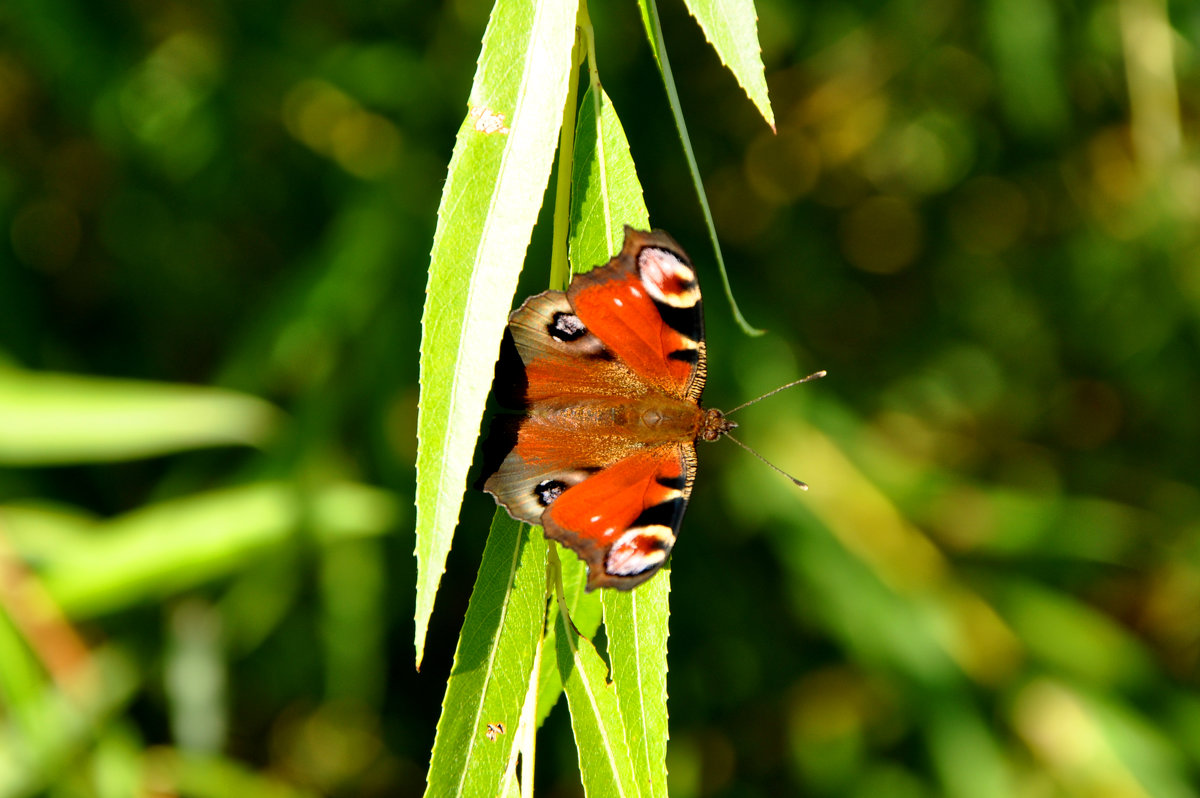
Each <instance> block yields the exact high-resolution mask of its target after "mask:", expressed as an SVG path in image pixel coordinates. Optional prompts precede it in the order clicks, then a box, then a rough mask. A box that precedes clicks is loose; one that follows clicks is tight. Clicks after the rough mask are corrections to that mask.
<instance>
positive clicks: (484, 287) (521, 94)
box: [414, 0, 577, 667]
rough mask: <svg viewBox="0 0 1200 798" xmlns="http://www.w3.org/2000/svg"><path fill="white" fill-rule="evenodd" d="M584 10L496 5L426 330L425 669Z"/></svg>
mask: <svg viewBox="0 0 1200 798" xmlns="http://www.w3.org/2000/svg"><path fill="white" fill-rule="evenodd" d="M576 8H577V6H576V2H575V1H574V0H497V2H496V5H495V7H494V8H493V10H492V16H491V19H490V20H489V22H488V27H487V32H486V33H485V35H484V40H483V49H482V52H481V54H480V57H479V67H478V69H477V71H476V73H475V82H474V85H473V86H472V87H471V97H470V104H469V108H468V111H467V116H466V118H465V119H464V120H463V124H462V127H461V128H460V129H459V132H458V138H457V141H456V142H455V145H454V153H453V155H452V156H451V158H450V166H449V170H448V174H447V178H446V186H445V189H444V190H443V193H442V203H441V207H440V208H439V209H438V226H437V232H436V233H435V235H434V240H433V250H432V252H431V254H430V265H429V283H428V288H427V294H426V301H425V311H424V317H423V319H422V331H421V396H420V403H419V413H418V419H417V437H418V448H417V491H416V493H417V496H416V504H417V522H416V557H417V598H416V614H415V620H416V628H415V638H414V640H415V645H416V664H417V667H420V664H421V659H422V657H423V656H424V651H425V633H426V630H427V629H428V627H429V617H430V615H431V614H432V612H433V600H434V597H435V596H436V594H437V588H438V584H439V582H440V581H441V577H442V572H443V570H445V564H446V555H447V553H448V552H449V551H450V543H451V540H452V538H453V535H454V527H455V525H456V524H457V522H458V513H459V508H460V506H461V504H462V495H463V492H464V490H465V488H466V477H467V470H468V468H469V467H470V463H471V455H472V452H473V450H474V446H475V439H476V436H477V434H478V432H479V420H480V418H481V416H482V415H483V406H484V402H485V400H486V398H487V392H488V384H489V382H490V380H491V376H492V364H493V363H494V362H495V358H496V353H497V351H498V350H499V346H500V337H501V335H502V333H503V331H504V323H505V319H506V317H507V315H508V310H509V307H510V304H511V299H512V296H513V293H514V292H515V291H516V285H517V275H518V273H519V272H520V269H521V263H522V261H523V259H524V255H525V249H526V247H527V246H528V243H529V236H530V232H531V230H532V229H533V225H534V222H535V221H536V219H537V213H538V208H539V207H540V205H541V200H542V195H543V193H544V191H545V188H546V182H547V180H548V179H549V176H550V167H551V163H552V161H553V157H554V149H555V146H556V144H557V138H558V130H559V127H560V125H561V123H562V111H563V104H564V102H565V99H566V96H567V78H568V75H569V74H570V71H571V48H572V46H573V44H574V41H575V13H576Z"/></svg>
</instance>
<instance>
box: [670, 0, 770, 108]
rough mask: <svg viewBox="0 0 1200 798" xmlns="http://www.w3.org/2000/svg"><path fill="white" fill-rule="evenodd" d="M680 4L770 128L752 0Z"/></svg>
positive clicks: (687, 0) (701, 0)
mask: <svg viewBox="0 0 1200 798" xmlns="http://www.w3.org/2000/svg"><path fill="white" fill-rule="evenodd" d="M684 4H685V5H687V7H688V11H690V12H692V16H693V17H695V18H696V22H698V23H700V29H701V30H703V31H704V37H705V38H706V39H708V43H709V44H711V45H712V47H713V49H714V50H716V51H717V55H718V56H719V57H720V59H721V63H722V64H724V65H725V66H726V67H728V69H729V71H730V72H732V73H733V76H734V77H735V78H737V82H738V85H740V86H741V87H742V90H743V91H745V92H746V96H747V97H749V98H750V102H752V103H754V106H755V107H756V108H758V112H759V113H760V114H762V116H763V119H765V120H766V121H767V124H768V125H770V126H771V130H774V129H775V112H774V111H772V110H771V100H770V98H769V97H768V96H767V77H766V73H765V70H764V69H763V62H762V51H761V49H760V48H759V44H758V14H757V13H756V12H755V10H754V0H684Z"/></svg>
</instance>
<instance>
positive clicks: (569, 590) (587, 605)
mask: <svg viewBox="0 0 1200 798" xmlns="http://www.w3.org/2000/svg"><path fill="white" fill-rule="evenodd" d="M559 561H560V562H561V563H562V580H563V594H564V595H565V596H566V599H567V611H568V612H569V613H570V615H571V623H573V624H575V628H576V629H577V630H578V631H579V634H580V635H582V636H583V637H586V638H587V639H589V640H591V639H592V638H593V637H595V636H596V630H597V629H599V628H600V611H601V610H600V594H599V593H596V592H594V591H593V592H591V593H588V592H587V591H585V590H584V587H585V586H586V585H587V566H586V565H584V564H583V562H582V561H581V560H579V559H578V558H576V557H574V556H571V555H568V556H563V557H560V558H559ZM550 612H554V613H557V612H558V607H555V606H553V605H551V607H550ZM557 644H558V632H557V627H556V626H555V625H554V624H551V625H550V628H549V629H547V630H546V640H545V642H544V643H543V646H544V647H545V650H546V651H554V650H555V646H556V645H557ZM562 691H563V683H562V677H561V676H560V675H559V673H558V662H557V661H555V659H554V657H551V656H543V657H542V665H541V668H540V669H539V671H538V703H537V714H536V716H535V721H536V727H537V728H541V725H542V723H543V722H545V720H546V716H547V715H549V714H550V710H552V709H554V705H555V704H557V703H558V697H559V696H560V695H562Z"/></svg>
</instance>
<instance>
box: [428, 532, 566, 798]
mask: <svg viewBox="0 0 1200 798" xmlns="http://www.w3.org/2000/svg"><path fill="white" fill-rule="evenodd" d="M545 595H546V539H545V538H544V537H543V536H542V530H541V528H540V527H532V528H531V527H529V526H528V525H526V524H522V523H520V522H518V521H514V520H513V519H512V518H510V517H509V516H508V514H507V513H506V512H504V511H503V510H497V512H496V516H495V519H494V520H493V522H492V529H491V532H490V533H489V534H488V541H487V546H486V547H485V548H484V552H483V561H482V563H481V564H480V566H479V576H478V577H477V579H476V581H475V590H474V592H472V594H471V603H470V605H469V606H468V607H467V615H466V618H465V619H464V620H463V626H462V632H461V634H460V635H459V638H458V648H457V650H456V651H455V652H454V666H453V667H452V668H451V670H450V681H449V683H448V684H447V686H446V696H445V699H444V700H443V701H442V716H441V719H440V720H439V721H438V728H437V738H436V740H435V741H434V744H433V756H432V759H431V761H430V764H429V775H428V777H427V783H428V787H427V789H426V795H429V796H443V795H444V796H455V795H463V796H473V795H495V794H496V793H497V791H498V790H499V789H500V786H501V783H502V780H503V778H504V775H505V773H506V771H507V767H508V764H509V761H510V759H511V756H512V752H513V749H514V748H515V747H516V746H517V744H518V742H519V740H518V737H517V729H518V727H519V724H520V717H521V709H522V706H523V704H524V701H525V696H526V693H527V692H528V690H529V675H530V671H531V670H532V668H533V660H534V651H535V648H536V646H537V642H538V638H539V637H540V636H541V630H542V623H543V620H544V617H545V604H546V603H545Z"/></svg>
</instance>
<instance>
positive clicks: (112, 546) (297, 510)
mask: <svg viewBox="0 0 1200 798" xmlns="http://www.w3.org/2000/svg"><path fill="white" fill-rule="evenodd" d="M397 513H398V507H397V505H396V503H395V500H394V498H393V497H392V496H391V494H388V493H385V492H383V491H381V490H378V489H377V488H371V487H367V486H365V485H355V484H340V485H330V486H325V487H320V488H317V489H315V490H302V489H301V488H299V487H298V486H295V485H290V484H287V483H275V482H268V483H260V484H255V485H247V486H243V487H237V488H229V489H226V490H220V491H213V492H211V493H205V494H200V495H196V496H189V497H186V498H183V499H174V500H171V501H166V502H162V503H160V504H156V505H151V506H148V507H144V508H141V509H139V510H136V511H134V512H132V513H129V514H127V515H124V516H120V517H118V518H114V519H113V520H111V521H108V522H105V523H100V524H97V525H96V528H95V530H94V533H93V534H91V535H89V536H87V537H86V538H83V537H82V536H79V537H76V538H75V539H74V540H72V541H71V543H70V545H69V546H67V547H64V548H61V549H58V550H46V549H40V550H38V554H39V555H40V558H41V560H42V573H43V578H44V579H45V584H46V587H47V589H48V590H49V591H50V594H51V596H52V597H53V598H54V600H55V601H56V602H57V603H58V605H59V606H60V607H61V608H62V609H63V611H64V612H66V613H67V614H68V615H70V616H71V617H73V618H83V617H93V616H96V615H100V614H102V613H105V612H110V611H113V610H117V609H121V608H123V607H128V606H130V605H133V604H138V603H141V602H144V601H146V600H147V599H157V598H161V597H162V596H166V595H171V594H174V593H178V592H179V591H182V590H185V589H187V588H190V587H193V586H195V585H197V584H200V583H202V582H205V581H208V580H210V579H213V578H216V577H219V576H225V575H228V574H231V573H234V572H236V571H238V570H240V569H242V568H244V567H247V566H248V565H251V564H253V563H256V562H258V560H259V559H260V558H261V557H262V556H264V552H266V551H267V550H269V549H270V548H271V547H274V546H278V545H281V544H283V543H284V542H285V541H287V540H288V538H289V536H291V535H294V534H295V533H296V532H297V530H299V529H300V528H301V526H302V525H303V526H305V527H306V528H308V529H310V530H311V531H312V534H313V535H315V536H316V538H317V539H318V540H329V541H333V540H342V539H346V538H356V537H363V536H371V535H380V534H382V533H383V532H385V531H387V530H388V529H391V528H392V527H393V526H394V525H395V523H396V520H397ZM0 515H2V514H0ZM21 517H22V516H17V520H20V518H21ZM35 528H36V527H35ZM12 532H13V541H14V545H15V546H17V548H18V551H19V552H20V553H21V554H22V555H25V554H26V552H25V551H24V546H22V543H23V542H24V541H26V540H28V536H27V535H23V534H22V531H21V529H20V528H19V527H17V528H14V529H13V530H12ZM30 544H31V545H33V546H36V544H37V542H36V541H30Z"/></svg>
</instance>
